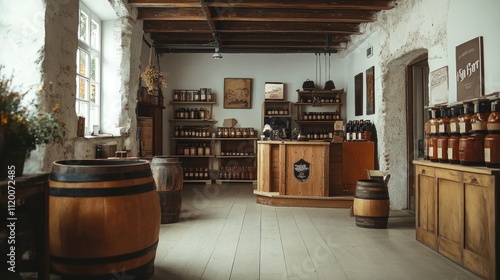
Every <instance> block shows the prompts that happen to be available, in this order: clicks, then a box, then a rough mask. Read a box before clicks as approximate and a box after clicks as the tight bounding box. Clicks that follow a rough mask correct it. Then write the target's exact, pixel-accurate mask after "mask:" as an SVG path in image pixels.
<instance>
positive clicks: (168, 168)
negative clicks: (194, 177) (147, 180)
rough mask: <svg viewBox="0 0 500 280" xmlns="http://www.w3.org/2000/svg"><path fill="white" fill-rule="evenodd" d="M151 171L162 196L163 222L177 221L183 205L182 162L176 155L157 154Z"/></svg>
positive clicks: (152, 162) (159, 194)
mask: <svg viewBox="0 0 500 280" xmlns="http://www.w3.org/2000/svg"><path fill="white" fill-rule="evenodd" d="M151 171H152V173H153V178H154V180H155V182H156V190H157V191H158V196H159V197H160V208H161V223H162V224H170V223H177V222H178V221H179V216H180V214H181V206H182V184H183V179H184V177H183V176H184V174H183V171H182V164H181V162H180V161H179V159H178V158H175V157H168V156H155V157H153V160H152V161H151Z"/></svg>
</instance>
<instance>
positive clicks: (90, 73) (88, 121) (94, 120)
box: [75, 2, 101, 134]
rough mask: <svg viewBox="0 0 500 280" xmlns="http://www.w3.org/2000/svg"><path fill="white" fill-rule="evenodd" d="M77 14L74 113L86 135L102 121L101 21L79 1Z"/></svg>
mask: <svg viewBox="0 0 500 280" xmlns="http://www.w3.org/2000/svg"><path fill="white" fill-rule="evenodd" d="M79 12H80V13H79V14H80V16H79V25H78V50H77V53H76V64H77V69H76V104H75V110H76V114H77V115H78V116H81V117H84V118H85V133H86V134H88V133H89V132H90V131H92V128H93V127H94V126H96V125H97V126H99V125H100V120H101V110H100V104H101V92H100V89H101V73H100V69H101V20H100V19H99V18H98V17H97V16H96V15H95V14H94V13H92V11H91V10H90V9H88V8H87V7H86V6H85V5H83V4H82V3H81V2H80V10H79Z"/></svg>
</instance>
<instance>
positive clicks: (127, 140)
mask: <svg viewBox="0 0 500 280" xmlns="http://www.w3.org/2000/svg"><path fill="white" fill-rule="evenodd" d="M109 5H111V6H112V7H113V8H114V10H115V12H116V15H117V20H114V21H112V26H111V27H110V28H111V29H112V31H113V33H111V35H112V36H113V38H111V41H113V42H114V45H113V48H114V51H115V54H116V61H117V63H116V64H114V65H115V67H114V71H113V70H111V73H112V74H111V75H113V76H114V77H120V78H119V79H115V80H113V81H112V83H113V85H117V87H116V91H115V92H114V93H113V94H112V95H111V96H112V97H113V102H114V103H111V102H110V101H106V102H105V103H104V104H103V110H104V111H106V112H110V113H111V114H107V115H106V116H107V117H106V118H103V123H105V124H107V125H108V126H109V127H110V131H111V132H113V133H116V134H117V135H119V136H120V137H119V138H118V139H116V138H113V139H87V138H77V137H76V122H77V117H76V113H75V108H74V106H75V91H76V80H75V73H76V49H77V26H78V1H73V0H47V1H42V0H33V1H31V2H30V4H29V5H20V4H19V3H16V2H14V1H0V11H2V17H1V18H0V41H2V42H5V43H4V44H0V65H4V66H5V68H6V70H5V72H6V73H7V74H10V73H12V74H13V75H14V82H13V83H14V85H17V87H18V88H19V89H20V91H29V92H30V96H34V95H35V92H36V91H37V89H38V88H39V87H40V85H43V86H45V87H46V88H47V89H49V88H50V89H51V94H50V95H48V94H47V95H44V96H43V97H42V98H41V99H40V100H38V103H40V104H41V105H43V106H45V107H47V108H51V107H52V106H53V105H54V104H55V103H60V104H61V108H62V118H63V120H64V121H65V122H66V126H67V135H66V139H65V142H64V145H46V146H41V147H39V148H38V149H37V150H36V151H34V152H32V156H31V158H30V159H29V160H28V161H27V162H26V164H25V172H26V173H35V172H40V171H50V169H51V166H52V162H53V161H54V160H60V159H84V158H93V157H94V151H95V148H94V147H95V145H96V144H102V143H108V142H109V141H115V142H118V143H119V146H118V148H125V149H129V150H131V151H132V152H131V153H132V154H136V153H137V141H136V134H135V119H136V116H135V100H136V93H137V87H138V77H139V73H140V71H139V63H140V50H141V37H142V34H143V31H142V21H138V20H136V17H137V15H136V10H135V9H130V8H129V7H128V5H127V4H125V3H124V2H123V1H109ZM106 39H107V38H106ZM112 69H113V68H112ZM107 77H109V73H108V76H107ZM106 83H110V82H109V81H106V80H103V84H106ZM110 108H116V110H110ZM131 131H134V133H131Z"/></svg>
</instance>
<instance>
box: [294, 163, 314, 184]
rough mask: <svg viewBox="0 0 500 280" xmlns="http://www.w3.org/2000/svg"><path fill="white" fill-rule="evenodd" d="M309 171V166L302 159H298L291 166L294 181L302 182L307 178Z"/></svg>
mask: <svg viewBox="0 0 500 280" xmlns="http://www.w3.org/2000/svg"><path fill="white" fill-rule="evenodd" d="M310 169H311V164H310V163H309V162H307V161H305V160H304V159H300V160H299V161H297V162H295V163H294V164H293V176H295V179H297V180H299V182H304V181H305V180H307V179H308V178H309V171H310Z"/></svg>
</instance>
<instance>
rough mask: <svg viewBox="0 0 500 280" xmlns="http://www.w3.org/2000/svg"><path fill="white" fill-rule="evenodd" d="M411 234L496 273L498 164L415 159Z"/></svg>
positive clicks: (484, 273)
mask: <svg viewBox="0 0 500 280" xmlns="http://www.w3.org/2000/svg"><path fill="white" fill-rule="evenodd" d="M413 164H414V165H415V192H416V193H415V198H416V219H415V223H416V224H415V227H416V230H415V231H416V239H417V240H418V241H420V242H422V243H423V244H425V245H426V246H428V247H430V248H432V249H434V250H436V251H438V252H439V253H441V254H443V255H444V256H446V257H448V258H450V259H451V260H453V261H455V262H457V263H459V264H460V265H462V266H464V267H465V268H467V269H469V270H471V271H472V272H474V273H476V274H478V275H479V276H481V277H483V278H485V279H497V277H498V276H499V275H498V271H497V267H499V261H500V258H499V256H498V253H499V251H500V250H499V246H500V244H498V242H497V240H498V231H497V229H498V224H499V222H498V219H499V217H500V215H499V208H498V205H497V202H498V201H499V198H500V195H499V194H500V191H499V188H500V169H492V168H486V167H469V166H462V165H458V164H446V163H433V162H430V161H426V160H416V161H414V162H413Z"/></svg>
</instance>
